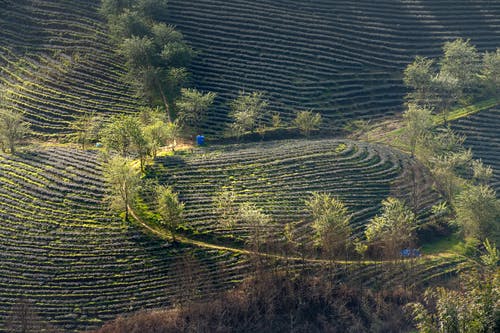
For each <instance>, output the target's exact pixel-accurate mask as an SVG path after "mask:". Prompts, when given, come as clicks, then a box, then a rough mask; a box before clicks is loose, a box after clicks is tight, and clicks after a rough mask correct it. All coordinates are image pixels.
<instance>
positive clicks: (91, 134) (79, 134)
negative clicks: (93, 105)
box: [71, 112, 102, 149]
mask: <svg viewBox="0 0 500 333" xmlns="http://www.w3.org/2000/svg"><path fill="white" fill-rule="evenodd" d="M101 124H102V119H101V118H100V117H99V116H96V115H95V113H94V112H85V113H84V114H83V115H81V116H79V117H78V118H77V119H76V120H75V121H74V122H73V123H72V124H71V129H72V130H74V131H75V136H74V138H75V140H76V142H77V143H79V144H80V145H81V147H82V149H85V146H86V144H87V143H88V142H89V141H92V140H94V139H95V138H96V137H97V136H98V133H99V131H100V130H101V128H100V126H101Z"/></svg>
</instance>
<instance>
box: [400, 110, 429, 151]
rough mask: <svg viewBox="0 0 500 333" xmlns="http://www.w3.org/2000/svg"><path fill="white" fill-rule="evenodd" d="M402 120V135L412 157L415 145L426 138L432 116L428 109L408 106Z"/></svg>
mask: <svg viewBox="0 0 500 333" xmlns="http://www.w3.org/2000/svg"><path fill="white" fill-rule="evenodd" d="M403 119H404V121H405V127H404V132H403V135H404V138H405V139H406V141H407V143H408V145H409V146H410V152H411V157H414V156H415V148H416V146H417V144H418V143H419V142H421V141H422V140H423V139H424V138H425V137H426V136H427V134H428V132H429V130H430V129H431V128H432V126H433V123H432V114H431V111H430V110H428V109H425V108H419V107H417V106H416V105H415V104H408V109H407V110H406V111H405V113H403Z"/></svg>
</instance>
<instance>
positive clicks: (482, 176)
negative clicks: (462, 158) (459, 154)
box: [472, 160, 493, 185]
mask: <svg viewBox="0 0 500 333" xmlns="http://www.w3.org/2000/svg"><path fill="white" fill-rule="evenodd" d="M472 171H473V173H474V175H473V178H474V179H475V180H476V181H477V182H478V183H480V184H484V185H486V184H487V183H488V182H489V181H490V180H491V178H492V177H493V169H492V168H491V167H490V166H489V165H484V164H483V161H481V160H472Z"/></svg>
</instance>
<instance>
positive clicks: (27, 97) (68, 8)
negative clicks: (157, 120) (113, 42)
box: [0, 0, 138, 137]
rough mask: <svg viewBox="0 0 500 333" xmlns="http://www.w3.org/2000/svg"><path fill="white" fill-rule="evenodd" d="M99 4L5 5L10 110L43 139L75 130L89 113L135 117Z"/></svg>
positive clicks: (0, 47) (1, 33)
mask: <svg viewBox="0 0 500 333" xmlns="http://www.w3.org/2000/svg"><path fill="white" fill-rule="evenodd" d="M99 3H100V1H98V0H93V1H78V2H75V1H70V0H47V1H29V0H23V1H2V2H1V4H0V84H2V85H3V86H4V87H5V88H6V89H7V91H9V95H8V96H7V97H8V100H9V102H10V107H11V108H13V109H14V110H18V111H20V112H22V113H23V114H24V115H25V117H26V119H27V120H28V121H29V122H30V123H31V124H32V126H31V127H32V129H33V130H34V132H35V133H36V134H38V135H39V136H42V137H48V136H58V135H61V134H65V133H69V132H70V131H71V129H70V126H69V124H70V123H71V121H73V120H74V119H75V117H77V116H78V115H82V114H84V113H86V112H95V113H96V114H102V115H109V114H113V113H118V112H121V113H127V112H133V111H135V110H136V109H137V106H138V101H137V100H136V99H135V98H134V97H133V94H132V93H131V89H130V87H128V86H127V85H124V84H123V83H122V81H121V80H120V76H121V75H123V73H124V71H125V70H124V66H123V64H122V62H121V60H120V59H118V58H117V57H116V55H115V53H114V51H113V49H112V47H111V46H110V44H109V42H108V37H107V34H106V28H105V24H104V23H103V22H102V19H101V18H100V17H99V15H98V13H97V6H98V4H99Z"/></svg>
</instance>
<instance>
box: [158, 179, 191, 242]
mask: <svg viewBox="0 0 500 333" xmlns="http://www.w3.org/2000/svg"><path fill="white" fill-rule="evenodd" d="M156 202H157V211H158V214H159V215H160V217H161V224H162V225H163V226H165V227H166V228H167V229H168V230H169V231H170V234H171V235H172V239H173V241H174V242H175V231H176V229H177V227H178V226H180V225H181V224H182V222H183V219H184V203H182V202H180V201H179V197H178V194H177V193H176V192H174V190H173V189H172V187H170V186H158V187H157V188H156Z"/></svg>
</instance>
